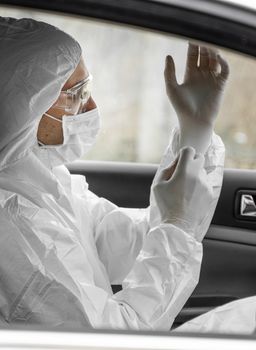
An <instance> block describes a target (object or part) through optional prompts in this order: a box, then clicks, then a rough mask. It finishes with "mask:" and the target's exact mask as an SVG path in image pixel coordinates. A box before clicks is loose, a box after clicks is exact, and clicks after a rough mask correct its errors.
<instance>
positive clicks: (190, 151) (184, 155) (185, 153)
mask: <svg viewBox="0 0 256 350" xmlns="http://www.w3.org/2000/svg"><path fill="white" fill-rule="evenodd" d="M195 154H196V151H195V149H194V148H193V147H183V148H181V150H180V153H179V157H178V162H177V166H176V173H179V172H184V170H185V169H186V168H187V164H188V163H189V162H190V161H191V160H193V159H194V157H195Z"/></svg>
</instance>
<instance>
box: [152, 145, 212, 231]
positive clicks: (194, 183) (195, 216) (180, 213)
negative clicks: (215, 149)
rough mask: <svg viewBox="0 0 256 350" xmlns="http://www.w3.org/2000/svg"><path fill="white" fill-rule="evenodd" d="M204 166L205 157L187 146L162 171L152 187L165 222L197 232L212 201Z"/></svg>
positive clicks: (210, 188)
mask: <svg viewBox="0 0 256 350" xmlns="http://www.w3.org/2000/svg"><path fill="white" fill-rule="evenodd" d="M203 165H204V156H203V155H196V153H195V150H194V149H193V148H191V147H186V148H182V149H181V150H180V153H179V156H178V158H177V159H176V161H175V162H174V163H173V164H172V165H171V166H170V167H168V168H166V169H164V170H162V172H161V173H160V175H159V177H158V179H157V181H156V183H155V184H154V185H153V192H154V195H155V200H156V204H157V206H158V209H159V212H160V215H161V220H162V222H166V223H171V224H173V225H175V226H177V227H179V228H181V229H182V230H184V231H186V232H192V233H194V232H195V230H196V228H197V226H198V225H199V224H200V223H201V222H202V220H203V219H204V218H205V216H206V214H207V212H208V210H209V207H210V205H211V203H212V201H213V190H212V187H211V186H210V185H209V184H208V183H207V179H206V171H205V169H204V168H203Z"/></svg>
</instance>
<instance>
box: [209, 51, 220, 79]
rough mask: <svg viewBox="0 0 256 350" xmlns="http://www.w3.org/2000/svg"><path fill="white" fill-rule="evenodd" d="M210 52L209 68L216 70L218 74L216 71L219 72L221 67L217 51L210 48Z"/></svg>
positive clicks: (212, 70)
mask: <svg viewBox="0 0 256 350" xmlns="http://www.w3.org/2000/svg"><path fill="white" fill-rule="evenodd" d="M208 52H209V69H210V71H211V72H214V73H215V74H216V73H218V68H219V61H218V58H217V51H216V50H213V49H210V48H208Z"/></svg>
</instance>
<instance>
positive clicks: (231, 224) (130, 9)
mask: <svg viewBox="0 0 256 350" xmlns="http://www.w3.org/2000/svg"><path fill="white" fill-rule="evenodd" d="M0 3H1V7H0V14H1V16H6V15H7V14H9V15H10V16H20V17H24V16H26V15H27V16H28V17H32V18H35V19H37V18H38V19H44V18H45V19H46V18H47V16H50V17H49V21H53V22H51V23H52V24H56V25H62V26H63V27H64V26H65V27H66V28H67V31H68V32H70V33H71V34H73V35H74V33H75V32H74V31H75V30H77V31H79V28H82V25H83V22H88V23H89V24H90V25H91V28H92V29H91V32H90V35H91V37H92V40H91V41H90V42H88V45H87V43H86V39H85V44H84V45H85V47H87V46H88V51H89V53H88V56H89V55H91V56H92V58H91V61H90V67H91V71H92V75H93V76H94V78H95V79H94V80H95V83H94V84H95V89H96V85H97V84H98V86H99V87H98V90H95V95H97V97H98V100H99V103H101V104H102V105H105V107H102V109H103V112H104V113H103V114H104V119H103V132H102V135H101V136H100V143H99V145H98V146H97V147H96V149H95V150H93V152H92V153H91V154H89V157H85V159H81V160H79V161H77V162H75V163H72V164H68V169H69V170H70V172H71V173H72V174H79V175H83V176H85V177H86V180H87V182H88V183H89V186H90V190H91V191H93V192H95V193H96V194H97V195H98V196H100V197H104V198H107V199H108V200H110V201H112V202H113V203H115V204H117V205H118V206H121V207H128V208H146V207H148V205H149V194H150V186H151V183H152V180H153V178H154V175H155V173H156V170H157V167H158V163H159V162H160V159H161V154H162V153H163V150H164V145H166V144H167V142H168V135H169V132H170V129H171V127H172V126H173V125H174V124H175V115H174V112H173V111H172V110H171V108H170V107H169V106H167V102H166V101H165V98H166V97H165V91H164V89H163V82H162V80H161V79H162V76H160V75H161V74H162V71H163V69H162V68H163V61H164V58H165V57H163V56H161V57H162V62H160V61H159V57H158V56H157V54H155V55H153V54H152V58H151V59H152V61H151V62H153V63H148V70H147V71H146V70H144V71H143V72H144V74H145V75H146V76H147V74H148V75H150V73H151V69H152V67H156V66H159V65H160V64H162V66H161V67H160V68H159V71H158V72H157V75H154V74H153V78H152V80H150V79H148V80H147V78H145V79H144V80H143V82H142V81H141V80H138V79H137V77H138V75H139V74H140V71H141V69H142V67H143V69H146V68H145V67H144V66H146V63H145V65H144V62H146V59H147V56H148V55H150V52H153V51H154V46H152V45H153V44H154V42H155V41H156V40H159V43H160V44H159V45H165V44H164V41H168V40H170V46H169V47H170V51H171V52H173V51H175V49H177V50H178V51H177V52H179V54H180V56H178V54H177V56H176V57H175V59H176V61H179V57H180V62H178V63H177V64H178V66H179V79H180V80H181V79H182V75H183V71H184V62H185V61H184V55H185V53H186V47H187V46H186V45H187V43H188V41H193V42H196V43H203V44H204V45H209V47H212V48H216V49H218V50H219V51H220V52H221V53H222V54H223V56H224V57H227V60H228V61H229V62H230V66H231V79H230V85H229V86H228V88H227V93H226V95H225V101H224V105H223V108H222V110H221V113H220V116H219V118H218V120H219V119H220V121H218V123H217V126H216V132H217V133H218V134H219V135H220V136H221V137H222V139H223V142H224V144H225V146H226V163H225V170H224V179H223V186H222V190H221V194H220V198H219V201H218V205H217V208H216V211H215V214H214V217H213V219H212V222H211V226H210V228H209V230H208V232H207V234H206V236H205V238H204V240H203V250H204V253H203V262H202V267H201V274H200V280H199V283H198V285H197V287H196V288H195V290H194V292H193V294H192V295H191V297H190V298H189V300H188V301H187V302H186V304H185V306H184V308H183V309H182V310H181V312H180V313H179V315H178V316H177V317H176V319H175V322H174V324H173V327H172V328H176V327H177V326H179V325H181V324H183V323H184V322H186V321H188V320H190V319H192V318H194V317H196V316H199V315H201V314H203V313H206V312H208V311H210V310H211V309H213V308H215V307H217V306H220V305H223V304H225V303H228V302H230V301H234V300H237V299H240V298H245V297H249V296H253V295H256V279H255V275H256V263H255V255H256V235H255V230H256V170H254V169H256V167H255V166H256V162H255V153H254V152H253V151H254V146H255V141H254V140H253V137H254V138H255V135H253V130H252V129H253V128H252V126H253V125H254V123H255V121H254V119H253V118H255V115H254V113H255V109H254V103H253V81H254V82H255V81H256V80H255V79H256V73H255V72H256V69H255V67H256V61H255V58H253V56H254V55H256V27H255V23H256V22H255V18H256V17H255V13H253V14H252V13H251V12H250V13H249V11H247V10H246V9H239V8H238V7H234V8H231V7H228V6H227V5H223V4H221V3H219V5H218V2H217V1H216V4H217V6H216V7H215V8H213V7H212V5H211V1H208V2H207V1H206V2H205V3H206V4H207V6H206V7H205V8H203V9H202V8H200V1H193V2H192V1H191V2H189V1H184V2H182V3H183V5H182V4H180V5H178V4H177V2H175V1H131V0H129V1H126V2H125V4H123V5H121V4H120V3H118V1H108V2H104V1H99V0H97V1H95V2H93V1H84V3H85V4H86V6H82V1H76V2H71V1H70V2H67V3H66V2H58V1H56V0H55V1H44V2H43V1H21V3H23V6H24V7H17V1H16V2H15V1H0ZM146 3H147V6H146ZM7 5H9V7H8V6H7ZM11 5H12V6H11ZM14 5H15V6H14ZM122 6H123V7H122ZM47 11H48V12H47ZM49 11H50V15H49ZM239 11H240V12H239ZM238 13H239V14H240V17H239V20H238ZM51 16H52V17H51ZM54 16H55V17H56V18H57V19H56V22H54V19H53V17H54ZM69 20H70V22H69ZM65 21H66V22H65ZM253 21H254V22H253ZM74 23H77V28H75V26H74ZM69 25H70V27H69ZM97 25H98V26H99V27H97ZM72 26H73V27H72ZM107 27H108V28H110V30H111V31H112V32H113V33H114V31H115V30H116V33H118V35H117V34H115V35H116V36H115V35H114V34H113V37H112V38H111V40H110V41H109V42H106V41H105V37H103V34H102V33H103V32H104V30H106V28H107ZM73 28H75V29H73ZM93 28H94V29H93ZM93 30H95V34H94V36H93V34H92V31H93ZM97 30H98V31H97ZM125 33H128V34H127V35H126V34H125ZM129 33H131V35H130V34H129ZM136 33H138V35H139V36H138V38H139V39H138V40H137V41H136V43H134V41H133V40H134V39H133V38H134V37H135V36H136ZM141 33H143V34H145V38H149V37H150V36H152V38H153V37H154V38H153V39H154V40H155V41H154V40H153V39H152V42H150V38H149V39H147V40H149V47H150V48H149V49H148V47H146V46H145V47H144V46H143V45H144V44H142V41H140V40H142V39H141V36H140V35H141ZM81 35H82V34H81V33H80V37H81ZM97 35H98V36H97ZM129 35H130V36H129ZM85 36H86V35H85ZM80 37H78V40H80ZM87 37H89V35H87ZM143 40H144V39H143ZM145 40H146V39H145ZM161 40H163V42H162V41H161ZM93 41H94V42H97V43H98V46H100V48H99V49H100V50H101V51H100V55H102V53H103V52H106V61H107V63H106V64H105V65H104V66H103V67H101V66H100V63H98V62H99V60H98V59H97V58H96V56H95V55H96V53H95V50H96V49H97V46H95V47H92V46H90V45H92V44H91V43H92V42H93ZM125 41H127V42H126V45H127V47H126V48H125V47H124V46H125V45H124V42H125ZM121 42H123V44H121ZM161 43H162V44H161ZM112 45H119V46H118V47H116V46H112ZM128 45H130V46H128ZM140 45H142V46H141V47H142V48H143V49H142V50H141V53H140V55H139V56H140V57H139V58H138V52H139V50H140ZM111 46H112V47H114V50H113V54H114V53H117V55H119V56H118V57H119V59H118V60H117V61H113V60H112V56H111V54H110V53H109V52H108V50H109V47H111ZM131 47H134V51H133V52H131V56H133V60H134V61H136V60H137V61H138V62H137V63H135V64H134V61H132V63H131V66H129V63H127V62H128V61H126V60H125V59H123V60H122V57H123V56H125V55H127V53H128V51H127V50H130V48H131ZM104 50H105V51H104ZM117 51H118V52H117ZM163 52H166V54H167V53H168V47H167V46H165V49H164V50H163ZM161 55H162V52H161ZM154 60H155V61H154ZM113 62H116V64H115V66H113V64H114V63H113ZM111 65H112V67H110V66H111ZM136 65H137V66H136ZM253 68H254V70H253ZM107 70H109V72H105V71H107ZM123 70H125V71H126V75H125V76H124V75H121V74H123V73H121V71H123ZM115 71H116V75H117V77H119V79H120V81H119V83H118V81H117V82H116V81H112V82H111V84H112V85H113V90H111V91H107V90H108V89H111V88H112V87H110V85H111V84H108V82H109V80H110V79H111V76H112V75H113V74H115ZM97 75H98V77H97ZM99 75H101V77H99ZM157 77H159V81H160V83H159V84H160V85H157V84H158V83H155V80H156V79H158V78H157ZM233 77H234V78H233ZM101 79H102V80H103V81H104V82H107V86H106V85H104V84H102V82H101ZM129 79H131V80H132V84H133V85H132V86H134V85H135V84H136V82H137V84H138V85H139V84H140V85H139V86H142V87H146V88H147V90H146V92H145V94H144V95H140V96H139V97H137V99H135V97H134V95H132V94H136V91H135V92H134V91H133V92H131V95H129V94H130V91H128V90H133V87H132V86H131V85H129V83H127V81H128V80H129ZM136 79H137V80H136ZM122 81H123V83H122ZM126 83H127V84H126ZM154 84H156V87H155V90H151V89H153V88H152V86H153V85H154ZM161 84H162V85H161ZM160 89H161V90H160ZM119 90H120V92H118V91H119ZM152 91H153V92H152ZM159 91H160V92H159ZM158 93H159V95H161V98H160V97H159V95H157V94H158ZM104 94H105V97H104ZM128 95H129V96H131V97H129V99H128V102H127V101H125V99H126V98H127V96H128ZM110 96H112V97H110ZM113 96H117V98H116V100H115V101H114V97H113ZM153 96H154V97H153ZM155 96H156V97H155ZM234 96H235V97H234ZM248 96H249V97H248ZM238 97H239V98H238ZM152 98H155V100H154V104H156V106H154V107H152V108H151V107H150V105H149V104H150V103H149V101H150V99H152ZM158 98H159V101H158V100H157V99H158ZM138 99H144V101H146V103H144V104H142V103H141V104H138V103H139V102H138ZM160 99H161V101H160ZM162 100H164V102H162ZM249 100H250V101H249ZM120 101H121V102H120ZM151 101H152V100H151ZM157 101H158V102H157ZM111 103H112V106H113V108H112V107H109V106H110V104H111ZM128 104H129V105H130V106H132V108H131V109H127V105H128ZM231 104H232V107H231ZM104 108H105V109H104ZM115 108H116V109H117V111H116V112H115V114H114V115H113V109H115ZM157 111H159V112H157ZM118 113H120V114H121V115H122V118H121V119H120V120H119V119H117V114H118ZM157 113H160V114H162V115H163V118H162V119H161V121H160V122H158V121H157ZM142 114H143V117H141V116H140V115H142ZM169 115H170V116H171V117H170V120H169V119H168V116H169ZM245 115H246V118H245V117H244V116H245ZM108 118H109V124H107V123H108V122H107V119H108ZM136 118H137V119H136ZM138 118H141V119H140V121H139V122H138ZM225 118H226V119H225ZM222 120H224V121H223V122H222ZM225 120H226V122H225ZM151 121H152V126H151V128H150V127H149V128H147V127H146V126H145V125H147V124H150V123H151ZM128 122H129V123H130V124H126V123H128ZM131 125H132V126H131ZM138 125H139V126H138ZM115 128H116V129H115ZM134 128H139V129H138V130H140V131H141V130H144V131H143V135H146V133H147V132H148V134H147V135H146V136H145V137H144V136H143V137H144V141H143V140H142V141H140V140H139V136H138V135H137V136H136V137H134V136H133V134H132V132H133V131H134ZM153 132H155V133H158V137H155V136H154V134H153ZM161 133H163V135H164V137H163V139H164V140H162V138H161ZM116 135H117V137H118V139H117V140H116V141H115V139H114V138H115V136H116ZM133 137H134V138H133ZM108 140H109V141H108ZM138 140H139V141H138ZM108 142H109V143H108ZM138 143H139V145H140V147H141V148H140V149H141V150H142V151H141V152H140V154H139V155H138V154H137V153H136V152H137V150H138ZM111 147H112V148H111ZM136 147H137V148H136ZM153 148H154V149H157V152H156V154H153V151H152V149H153ZM114 149H115V150H114ZM100 150H103V153H100ZM147 150H148V151H147ZM121 288H122V286H120V285H113V286H112V289H113V292H114V293H115V292H117V291H119V290H120V289H121Z"/></svg>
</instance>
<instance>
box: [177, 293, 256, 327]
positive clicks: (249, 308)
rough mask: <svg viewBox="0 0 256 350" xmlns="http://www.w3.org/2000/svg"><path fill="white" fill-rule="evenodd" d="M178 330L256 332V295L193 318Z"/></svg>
mask: <svg viewBox="0 0 256 350" xmlns="http://www.w3.org/2000/svg"><path fill="white" fill-rule="evenodd" d="M175 331H177V332H189V333H193V332H196V333H215V334H216V333H220V334H255V332H256V297H255V296H253V297H249V298H244V299H239V300H235V301H232V302H230V303H228V304H225V305H222V306H219V307H217V308H216V309H213V310H212V311H209V312H207V313H206V314H203V315H201V316H199V317H196V318H194V319H192V320H191V321H189V322H187V323H185V324H184V325H182V326H180V327H178V328H176V329H175Z"/></svg>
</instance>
